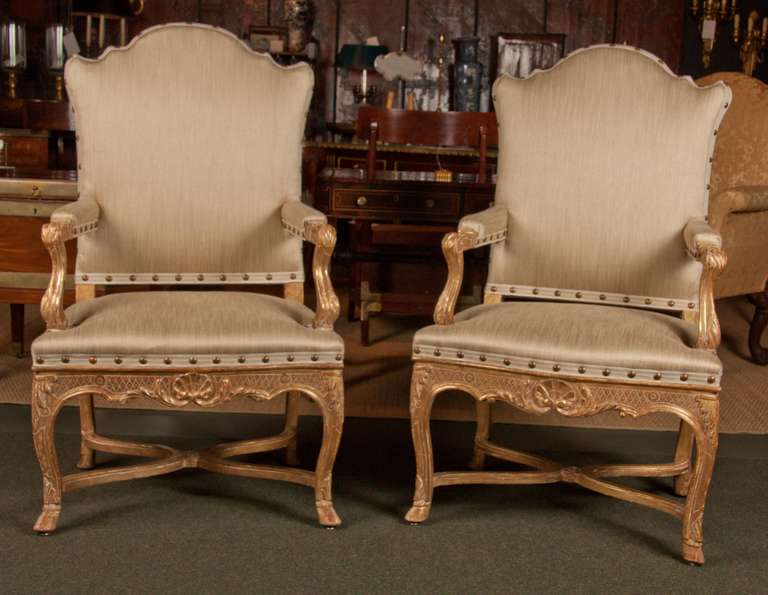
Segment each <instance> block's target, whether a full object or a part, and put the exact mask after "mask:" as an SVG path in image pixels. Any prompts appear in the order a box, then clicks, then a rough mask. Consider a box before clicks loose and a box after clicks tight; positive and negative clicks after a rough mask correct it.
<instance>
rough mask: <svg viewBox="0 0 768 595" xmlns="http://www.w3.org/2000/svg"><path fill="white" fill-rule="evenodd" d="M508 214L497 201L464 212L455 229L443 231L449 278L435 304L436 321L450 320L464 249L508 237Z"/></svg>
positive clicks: (462, 278) (460, 283)
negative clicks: (453, 230)
mask: <svg viewBox="0 0 768 595" xmlns="http://www.w3.org/2000/svg"><path fill="white" fill-rule="evenodd" d="M507 219H508V214H507V209H506V207H504V206H501V205H497V206H494V207H491V208H489V209H486V210H484V211H480V212H479V213H473V214H472V215H467V216H466V217H464V218H462V219H461V221H459V228H458V231H455V232H451V233H449V234H446V236H445V237H444V238H443V242H442V248H443V254H444V255H445V261H446V263H447V265H448V279H447V281H446V282H445V288H444V289H443V292H442V293H441V294H440V298H439V299H438V300H437V305H436V306H435V313H434V321H435V324H452V323H453V315H454V310H455V309H456V301H457V300H458V298H459V292H460V291H461V285H462V283H463V281H464V252H465V251H467V250H470V249H472V248H478V247H480V246H486V245H488V244H495V243H496V242H501V241H503V240H505V239H506V237H507V227H508V223H507Z"/></svg>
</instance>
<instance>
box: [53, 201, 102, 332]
mask: <svg viewBox="0 0 768 595" xmlns="http://www.w3.org/2000/svg"><path fill="white" fill-rule="evenodd" d="M98 222H99V205H98V204H97V203H96V200H95V199H94V198H93V197H91V196H81V197H80V198H78V200H77V201H75V202H73V203H72V204H68V205H64V206H61V207H59V208H58V209H56V210H55V211H54V212H53V214H52V215H51V222H50V223H48V224H46V225H43V231H42V234H41V235H42V239H43V244H44V245H45V247H46V248H47V249H48V253H49V254H50V255H51V266H52V270H51V280H50V281H49V282H48V289H46V291H45V294H44V295H43V300H42V302H41V303H40V312H41V313H42V315H43V319H44V320H45V324H46V326H47V328H48V330H53V331H56V330H64V329H66V328H67V327H68V326H69V323H68V322H67V317H66V316H65V314H64V277H65V275H66V274H67V250H66V248H65V246H64V244H65V242H67V241H68V240H71V239H73V238H76V237H78V236H81V235H83V234H86V233H88V232H90V231H93V230H94V229H96V227H97V225H98Z"/></svg>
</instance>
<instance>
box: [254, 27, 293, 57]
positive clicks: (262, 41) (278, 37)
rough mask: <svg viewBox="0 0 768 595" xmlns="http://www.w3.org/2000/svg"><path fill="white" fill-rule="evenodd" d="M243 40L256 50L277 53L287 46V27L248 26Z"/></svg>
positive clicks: (284, 49) (283, 50)
mask: <svg viewBox="0 0 768 595" xmlns="http://www.w3.org/2000/svg"><path fill="white" fill-rule="evenodd" d="M245 40H246V41H247V42H248V45H250V46H251V49H253V50H254V51H256V52H273V53H276V54H279V53H281V52H285V51H286V49H287V48H288V29H286V28H285V27H255V26H252V27H249V28H248V31H247V33H246V34H245Z"/></svg>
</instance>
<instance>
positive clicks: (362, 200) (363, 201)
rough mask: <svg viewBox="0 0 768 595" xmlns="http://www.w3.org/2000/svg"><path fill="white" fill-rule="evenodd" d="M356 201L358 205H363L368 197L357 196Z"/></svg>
mask: <svg viewBox="0 0 768 595" xmlns="http://www.w3.org/2000/svg"><path fill="white" fill-rule="evenodd" d="M356 202H357V206H358V207H364V206H365V205H367V204H368V199H367V198H366V197H365V196H358V197H357V201H356Z"/></svg>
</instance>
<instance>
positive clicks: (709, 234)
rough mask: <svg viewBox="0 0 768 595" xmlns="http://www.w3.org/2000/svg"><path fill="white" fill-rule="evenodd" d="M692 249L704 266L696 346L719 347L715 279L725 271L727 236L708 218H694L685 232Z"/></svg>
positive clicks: (687, 243) (691, 251) (689, 247)
mask: <svg viewBox="0 0 768 595" xmlns="http://www.w3.org/2000/svg"><path fill="white" fill-rule="evenodd" d="M683 238H684V240H685V247H686V250H687V251H688V253H689V254H690V255H691V256H692V257H693V258H695V259H696V260H698V261H699V262H700V263H701V264H702V266H703V267H704V268H703V270H702V273H701V280H700V281H699V329H698V338H697V339H696V347H697V348H699V349H717V348H718V347H719V346H720V339H721V333H720V321H719V320H718V319H717V312H715V291H714V284H715V279H716V278H717V277H718V276H719V275H720V273H722V272H723V269H724V268H725V265H726V263H727V262H728V258H727V256H726V255H725V252H723V240H722V238H721V237H720V234H719V233H718V232H717V231H715V230H714V229H713V228H712V227H711V226H710V225H709V223H707V222H706V221H705V220H704V219H692V220H691V221H689V222H688V224H687V225H686V226H685V230H684V232H683Z"/></svg>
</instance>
